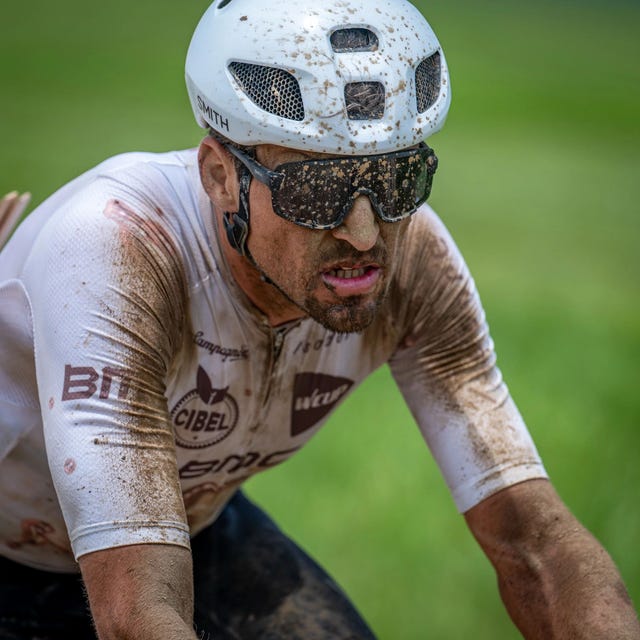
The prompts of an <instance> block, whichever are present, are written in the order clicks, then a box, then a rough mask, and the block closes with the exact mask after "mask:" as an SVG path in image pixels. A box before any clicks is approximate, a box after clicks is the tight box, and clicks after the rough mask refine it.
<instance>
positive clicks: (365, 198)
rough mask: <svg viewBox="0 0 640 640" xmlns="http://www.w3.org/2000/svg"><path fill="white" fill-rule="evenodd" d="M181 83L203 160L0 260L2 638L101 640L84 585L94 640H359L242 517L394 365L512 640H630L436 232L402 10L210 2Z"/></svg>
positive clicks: (47, 227) (345, 603)
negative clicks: (256, 483)
mask: <svg viewBox="0 0 640 640" xmlns="http://www.w3.org/2000/svg"><path fill="white" fill-rule="evenodd" d="M186 75H187V86H188V91H189V95H190V98H191V102H192V105H193V108H194V113H195V116H196V119H197V121H198V123H199V124H200V125H201V126H202V127H204V128H206V129H207V130H208V135H207V136H206V137H205V139H204V140H203V141H202V143H201V145H200V146H199V148H198V149H192V150H187V151H181V152H172V153H165V154H148V153H131V154H125V155H122V156H118V157H115V158H111V159H109V160H107V161H106V162H104V163H102V164H101V165H99V166H98V167H97V168H95V169H92V170H90V171H89V172H88V173H86V174H84V175H82V176H80V177H78V178H77V179H75V180H74V181H72V182H71V183H69V184H68V185H66V186H65V187H63V188H62V189H61V190H60V191H58V192H57V193H55V194H54V195H53V196H51V198H49V199H48V200H46V201H45V202H44V203H43V204H42V205H41V206H39V207H38V208H37V209H36V210H35V211H34V212H33V213H32V214H31V215H30V216H29V217H28V218H27V219H26V221H25V222H24V223H23V224H22V225H21V226H20V227H19V228H18V230H17V231H16V233H15V234H14V235H13V237H12V238H11V240H10V241H9V242H8V244H7V245H6V247H5V248H4V249H3V251H2V253H1V254H0V300H2V304H1V305H0V324H1V326H2V331H1V332H0V350H1V353H2V358H1V359H0V433H1V436H0V447H1V448H0V501H1V503H2V507H3V508H2V510H1V511H0V533H1V535H0V554H1V556H2V560H1V566H2V573H1V575H2V578H0V589H1V590H2V591H1V593H2V597H1V598H0V629H1V630H2V633H3V634H4V636H3V637H10V638H32V637H52V638H53V637H62V636H63V635H64V636H65V637H69V636H71V637H74V638H75V637H77V638H82V637H93V635H94V630H93V628H92V626H91V624H92V623H91V618H90V617H89V615H88V613H87V611H86V608H85V605H84V596H83V591H82V587H81V585H80V582H79V581H78V578H77V572H78V570H79V571H80V572H81V575H82V579H83V582H84V585H86V591H87V594H88V600H89V604H90V608H91V614H92V618H93V621H94V623H95V628H96V630H97V633H98V635H99V636H100V637H101V638H120V637H123V638H136V639H137V638H171V639H173V638H194V637H196V634H198V635H199V636H204V637H212V638H305V639H311V638H371V637H373V634H372V632H371V630H370V629H369V628H368V627H367V625H366V623H365V622H364V621H363V619H362V618H361V617H360V615H359V614H358V612H357V611H356V610H355V609H354V607H353V606H352V605H351V603H350V602H349V600H348V599H347V597H346V596H345V595H344V594H343V593H342V592H341V590H340V589H339V588H338V587H337V586H336V585H335V583H334V582H333V581H332V580H331V579H330V578H329V577H328V576H327V574H326V573H325V572H324V571H323V570H322V569H321V568H320V567H319V566H318V565H317V564H316V563H315V562H314V561H313V560H311V559H310V558H309V557H308V556H307V555H306V554H305V553H304V552H303V551H302V550H301V549H300V548H298V547H297V546H296V545H295V543H293V542H292V541H291V540H290V539H289V538H287V537H286V536H285V535H284V534H283V533H282V532H281V531H280V530H279V529H278V528H277V526H276V525H275V524H274V523H273V522H272V521H271V520H270V519H269V518H268V516H267V515H266V514H265V513H263V512H262V511H261V510H260V509H259V508H258V507H257V506H256V505H253V504H252V503H250V502H249V501H248V500H247V499H246V498H245V497H244V495H243V494H242V491H241V489H240V487H241V485H242V483H243V482H244V481H245V480H246V479H247V478H248V477H250V476H251V475H253V474H255V473H257V472H259V471H263V470H265V469H268V468H270V467H272V466H274V465H276V464H278V463H280V462H283V461H284V460H286V459H287V458H288V457H290V456H291V455H293V453H295V452H296V451H298V450H299V449H300V448H301V447H302V446H303V445H304V444H305V442H307V441H308V440H309V438H311V437H312V435H313V434H315V433H316V432H317V431H318V429H319V428H320V427H321V425H322V424H323V423H324V422H325V421H326V419H327V418H328V416H329V415H330V413H331V411H332V410H333V409H334V408H335V407H336V406H337V405H338V404H339V403H340V402H341V401H342V400H343V399H344V398H345V397H346V396H347V395H348V394H349V393H350V392H351V391H352V390H353V389H354V388H355V387H356V386H357V384H359V383H360V382H361V381H362V380H363V379H364V378H366V377H367V375H369V374H370V373H371V372H372V371H374V370H375V369H376V368H378V367H379V366H381V365H382V364H384V363H388V364H389V365H390V368H391V371H392V373H393V375H394V377H395V379H396V381H397V382H398V385H399V388H400V389H401V391H402V393H403V395H404V398H405V399H406V402H407V404H408V406H409V407H410V409H411V411H412V413H413V415H414V416H415V419H416V422H417V424H418V426H419V428H420V429H421V431H422V433H423V434H424V437H425V440H426V443H427V444H428V446H429V448H430V450H431V452H432V453H433V455H434V457H435V459H436V460H437V462H438V464H439V465H440V468H441V470H442V473H443V475H444V477H445V479H446V481H447V483H448V485H449V487H450V489H451V492H452V495H453V498H454V500H455V502H456V505H457V507H458V509H459V510H460V511H461V512H462V513H464V515H465V518H466V521H467V523H468V524H469V527H470V529H471V531H472V533H473V534H474V535H475V537H476V538H477V539H478V542H479V543H480V545H481V546H482V548H483V549H484V551H485V552H486V553H487V555H488V557H489V559H490V560H491V562H492V563H493V564H494V566H495V568H496V570H497V573H498V576H499V582H500V589H501V593H502V597H503V599H504V601H505V603H506V606H507V608H508V610H509V613H510V615H511V616H512V618H513V620H514V621H515V623H516V625H517V626H518V627H519V628H520V629H521V631H522V632H523V634H524V635H525V637H527V638H545V639H548V638H554V637H556V638H590V639H591V640H593V639H594V638H614V637H615V638H616V639H624V638H636V639H637V638H638V637H639V631H638V623H637V619H636V617H635V614H634V611H633V608H632V606H631V605H630V602H629V599H628V596H627V594H626V591H625V589H624V587H623V586H622V583H621V580H620V576H619V573H618V571H617V569H616V568H615V566H614V565H613V563H612V561H611V559H610V558H609V557H608V555H607V554H606V552H605V551H604V550H603V549H602V547H601V546H600V545H599V544H598V543H597V542H596V541H595V540H594V539H593V538H592V537H591V536H590V534H589V533H587V532H586V531H585V530H584V529H583V528H582V527H581V526H580V525H579V524H578V523H577V521H576V520H575V518H574V517H573V516H572V515H571V514H570V513H569V511H568V510H567V508H566V507H565V506H564V505H563V503H562V502H561V500H560V499H559V498H558V496H557V495H556V493H555V492H554V490H553V488H552V486H551V484H550V483H549V481H548V479H547V477H546V473H545V471H544V468H543V466H542V463H541V461H540V458H539V456H538V453H537V452H536V449H535V446H534V444H533V442H532V440H531V438H530V436H529V434H528V432H527V429H526V427H525V425H524V423H523V421H522V418H521V417H520V414H519V413H518V411H517V409H516V407H515V405H514V403H513V401H512V400H511V398H510V396H509V392H508V390H507V388H506V386H505V384H504V382H503V381H502V378H501V375H500V372H499V371H498V369H497V368H496V365H495V355H494V351H493V344H492V342H491V340H490V338H489V335H488V331H487V327H486V323H485V320H484V314H483V311H482V308H481V305H480V302H479V299H478V295H477V292H476V290H475V286H474V283H473V280H472V279H471V276H470V275H469V272H468V270H467V268H466V266H465V263H464V260H463V259H462V257H461V255H460V254H459V252H458V250H457V248H456V246H455V244H454V242H453V240H452V238H451V237H450V235H449V234H448V232H447V230H446V229H445V227H444V225H443V224H442V222H441V221H440V220H439V218H438V217H437V216H436V214H435V213H434V212H433V211H432V210H431V209H430V208H429V207H428V205H427V204H426V201H427V198H428V197H429V193H430V189H431V184H432V180H433V176H434V173H435V171H436V167H437V159H436V156H435V153H434V151H433V150H432V149H431V148H430V147H429V146H428V145H427V144H426V143H425V142H424V140H425V139H426V138H428V137H429V136H430V135H431V134H433V133H434V132H436V131H437V130H438V129H439V128H440V127H441V126H442V124H443V123H444V119H445V117H446V113H447V110H448V107H449V103H450V87H449V76H448V71H447V65H446V61H445V57H444V54H443V52H442V49H441V47H440V45H439V43H438V40H437V38H436V36H435V35H434V33H433V31H432V30H431V28H430V26H429V25H428V23H427V22H426V21H425V19H424V18H423V17H422V16H421V14H420V13H419V12H418V10H417V9H416V8H415V7H413V6H412V5H411V4H409V3H408V2H406V1H405V0H366V1H365V0H326V1H325V2H322V3H317V2H311V1H310V0H298V2H296V3H265V2H259V1H257V0H216V2H214V3H213V5H212V6H211V7H210V8H209V9H208V11H207V12H206V13H205V15H204V17H203V18H202V20H201V22H200V23H199V25H198V27H197V28H196V31H195V33H194V36H193V39H192V42H191V46H190V49H189V53H188V56H187V63H186ZM5 205H6V209H7V210H13V209H14V208H15V209H16V210H17V208H19V204H18V202H17V201H16V198H15V196H12V197H11V198H9V199H8V200H7V201H6V203H5ZM194 627H195V631H194ZM426 633H428V630H426Z"/></svg>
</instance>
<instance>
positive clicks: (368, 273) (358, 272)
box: [322, 265, 382, 296]
mask: <svg viewBox="0 0 640 640" xmlns="http://www.w3.org/2000/svg"><path fill="white" fill-rule="evenodd" d="M381 273H382V270H381V269H380V267H378V266H376V265H366V266H362V267H361V266H358V267H345V266H340V267H336V268H335V269H329V270H327V271H324V272H323V273H322V280H323V282H324V283H325V285H327V286H328V287H329V288H330V289H331V290H332V291H333V292H334V293H335V294H336V295H338V296H354V295H363V294H366V293H369V292H370V291H372V290H373V288H374V287H375V285H376V283H377V282H378V279H379V278H380V276H381Z"/></svg>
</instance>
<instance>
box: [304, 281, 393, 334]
mask: <svg viewBox="0 0 640 640" xmlns="http://www.w3.org/2000/svg"><path fill="white" fill-rule="evenodd" d="M385 298H386V288H385V291H384V292H383V293H381V294H380V295H379V296H377V297H376V298H375V299H373V300H368V301H366V302H364V301H363V300H362V297H361V296H353V297H352V298H345V300H344V301H343V302H341V303H339V304H331V305H328V306H327V305H326V304H322V303H320V302H319V301H318V300H317V299H316V298H307V300H306V301H305V305H304V307H305V310H306V311H307V313H308V314H309V316H311V318H313V319H314V320H315V321H316V322H318V323H319V324H321V325H322V326H323V327H324V328H325V329H328V330H329V331H333V332H335V333H358V332H360V331H364V330H365V329H366V328H367V327H368V326H370V325H371V323H372V322H373V321H374V319H375V317H376V316H377V314H378V310H379V309H380V307H381V306H382V303H383V302H384V300H385Z"/></svg>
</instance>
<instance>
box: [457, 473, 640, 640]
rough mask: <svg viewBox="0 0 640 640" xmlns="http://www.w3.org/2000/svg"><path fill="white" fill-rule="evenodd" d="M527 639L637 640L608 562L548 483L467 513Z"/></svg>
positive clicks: (522, 487)
mask: <svg viewBox="0 0 640 640" xmlns="http://www.w3.org/2000/svg"><path fill="white" fill-rule="evenodd" d="M465 518H466V520H467V524H468V525H469V527H470V529H471V531H472V532H473V534H474V536H475V537H476V539H477V540H478V542H479V544H480V546H481V547H482V549H483V550H484V552H485V553H486V554H487V556H488V558H489V560H490V561H491V563H492V564H493V566H494V568H495V569H496V572H497V574H498V584H499V587H500V594H501V596H502V599H503V601H504V603H505V605H506V607H507V610H508V612H509V615H510V616H511V618H512V619H513V621H514V622H515V624H516V626H517V627H518V628H519V629H520V631H521V632H522V634H523V635H524V637H525V638H526V639H527V640H554V639H556V638H557V639H560V638H561V639H563V640H568V639H570V640H581V639H584V640H612V639H613V638H615V639H616V640H639V639H640V624H639V623H638V618H637V616H636V614H635V612H634V609H633V605H632V603H631V600H630V598H629V595H628V594H627V590H626V588H625V586H624V584H623V582H622V579H621V577H620V574H619V572H618V570H617V569H616V567H615V565H614V563H613V561H612V560H611V558H610V557H609V555H608V554H607V552H606V551H605V550H604V549H603V548H602V546H601V545H600V544H599V543H598V541H597V540H596V539H595V538H594V537H593V536H592V535H591V534H590V533H589V532H588V531H587V530H586V529H585V528H584V527H582V525H580V523H579V522H578V521H577V520H576V519H575V517H574V516H573V515H572V514H571V513H570V512H569V510H568V509H567V508H566V506H565V505H564V504H563V502H562V501H561V500H560V498H559V497H558V495H557V493H556V492H555V491H554V489H553V487H552V486H551V484H550V483H549V482H548V481H546V480H529V481H527V482H523V483H521V484H517V485H514V486H512V487H510V488H508V489H504V490H503V491H500V492H498V493H496V494H494V495H493V496H491V497H490V498H487V499H486V500H484V501H483V502H481V503H480V504H478V505H477V506H475V507H473V508H472V509H471V510H469V511H468V512H467V513H466V514H465Z"/></svg>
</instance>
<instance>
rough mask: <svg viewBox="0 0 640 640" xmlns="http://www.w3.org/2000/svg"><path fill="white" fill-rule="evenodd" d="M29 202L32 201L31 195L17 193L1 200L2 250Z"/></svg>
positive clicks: (9, 194)
mask: <svg viewBox="0 0 640 640" xmlns="http://www.w3.org/2000/svg"><path fill="white" fill-rule="evenodd" d="M29 200H31V194H30V193H23V194H22V195H20V194H19V193H18V192H17V191H12V192H11V193H8V194H7V195H6V196H4V197H3V198H2V200H0V248H2V247H3V246H4V244H5V242H6V241H7V240H8V239H9V236H10V235H11V232H12V231H13V230H14V228H15V227H16V225H17V223H18V220H19V219H20V216H21V215H22V214H23V213H24V210H25V209H26V208H27V205H28V204H29Z"/></svg>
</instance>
